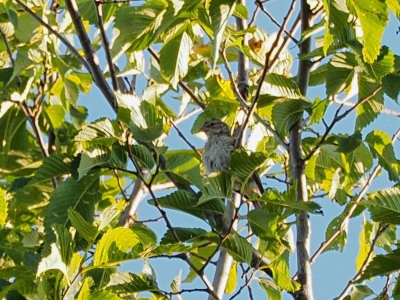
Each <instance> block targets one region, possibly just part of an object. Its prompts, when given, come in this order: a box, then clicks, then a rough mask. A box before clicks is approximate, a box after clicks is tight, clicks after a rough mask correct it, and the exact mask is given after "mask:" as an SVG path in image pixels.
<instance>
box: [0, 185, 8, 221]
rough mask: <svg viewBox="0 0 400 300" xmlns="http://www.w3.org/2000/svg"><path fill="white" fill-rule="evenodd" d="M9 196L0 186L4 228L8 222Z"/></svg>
mask: <svg viewBox="0 0 400 300" xmlns="http://www.w3.org/2000/svg"><path fill="white" fill-rule="evenodd" d="M7 200H8V197H7V193H6V191H5V190H3V189H1V188H0V228H3V227H4V225H5V224H6V219H7V213H8V203H7Z"/></svg>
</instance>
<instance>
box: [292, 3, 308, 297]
mask: <svg viewBox="0 0 400 300" xmlns="http://www.w3.org/2000/svg"><path fill="white" fill-rule="evenodd" d="M300 3H301V5H300V7H301V8H300V9H301V11H300V16H301V31H302V33H303V32H305V31H306V30H307V29H308V28H309V27H310V26H311V18H312V13H311V10H310V7H309V5H308V3H307V1H306V0H301V1H300ZM299 47H300V54H305V53H309V52H310V49H311V40H310V38H308V39H306V40H304V41H303V43H301V44H300V46H299ZM310 68H311V65H310V63H309V61H308V60H300V61H299V67H298V75H297V85H298V86H299V89H300V92H301V93H302V94H303V95H306V93H307V87H308V80H309V77H310ZM302 125H303V119H302V118H301V119H300V120H298V121H297V122H296V124H295V125H294V126H293V127H292V128H291V129H290V133H289V135H290V145H289V146H290V150H289V152H290V161H291V169H292V176H293V182H294V183H295V184H296V194H297V195H296V200H297V201H299V202H307V201H308V192H307V178H306V175H305V172H304V168H305V165H304V161H303V160H302V138H301V135H302ZM296 227H297V242H296V244H297V268H298V271H297V273H298V278H297V280H298V282H299V283H300V284H301V288H300V290H298V291H296V292H294V293H293V297H294V298H295V299H298V300H312V299H314V296H313V288H312V272H311V267H310V256H309V255H310V254H309V253H310V233H311V231H310V228H311V224H310V220H309V215H308V212H307V211H302V212H300V213H299V214H298V215H297V224H296Z"/></svg>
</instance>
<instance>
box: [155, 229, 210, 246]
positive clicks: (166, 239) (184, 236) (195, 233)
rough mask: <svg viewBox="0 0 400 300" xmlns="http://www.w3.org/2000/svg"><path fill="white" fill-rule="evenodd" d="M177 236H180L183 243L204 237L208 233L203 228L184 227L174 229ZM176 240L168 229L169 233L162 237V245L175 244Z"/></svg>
mask: <svg viewBox="0 0 400 300" xmlns="http://www.w3.org/2000/svg"><path fill="white" fill-rule="evenodd" d="M174 231H175V234H176V235H177V236H178V238H179V240H180V241H181V242H186V241H188V240H191V239H193V238H196V237H199V236H202V235H204V234H206V233H207V231H205V230H204V229H201V228H184V227H174ZM175 242H176V240H175V238H174V236H173V234H172V232H171V231H170V230H169V229H168V231H167V232H166V233H165V234H164V236H163V237H162V239H161V241H160V243H161V244H169V243H175Z"/></svg>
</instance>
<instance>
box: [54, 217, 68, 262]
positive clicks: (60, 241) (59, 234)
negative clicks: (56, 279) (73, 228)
mask: <svg viewBox="0 0 400 300" xmlns="http://www.w3.org/2000/svg"><path fill="white" fill-rule="evenodd" d="M52 229H53V232H54V234H55V236H56V245H57V247H58V249H59V250H60V254H61V259H62V261H63V262H65V263H66V264H68V263H69V262H70V260H71V256H72V252H73V245H72V237H71V234H70V232H69V231H68V229H67V228H65V226H63V225H61V224H54V225H53V226H52Z"/></svg>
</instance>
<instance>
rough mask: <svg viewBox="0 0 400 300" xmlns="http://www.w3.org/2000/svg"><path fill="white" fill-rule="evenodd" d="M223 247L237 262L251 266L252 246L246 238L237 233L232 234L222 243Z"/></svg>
mask: <svg viewBox="0 0 400 300" xmlns="http://www.w3.org/2000/svg"><path fill="white" fill-rule="evenodd" d="M222 247H224V248H225V250H226V251H227V252H228V253H229V254H230V255H231V256H232V257H233V259H234V260H235V261H237V262H246V263H248V264H250V262H251V259H252V246H251V245H250V244H249V242H248V241H247V240H246V239H245V238H244V237H242V236H240V235H238V234H236V233H230V234H229V235H228V238H227V239H226V240H225V241H224V242H223V243H222Z"/></svg>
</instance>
